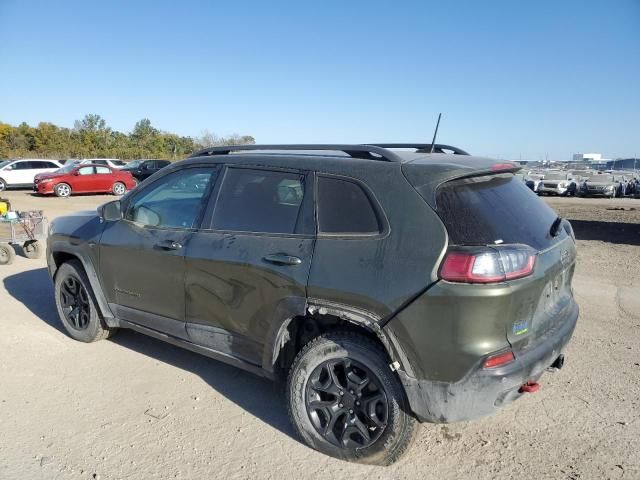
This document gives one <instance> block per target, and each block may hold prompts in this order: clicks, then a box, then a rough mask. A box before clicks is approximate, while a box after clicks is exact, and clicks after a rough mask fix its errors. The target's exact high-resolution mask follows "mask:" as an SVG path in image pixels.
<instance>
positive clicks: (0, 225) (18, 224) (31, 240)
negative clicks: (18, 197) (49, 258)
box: [0, 210, 49, 265]
mask: <svg viewBox="0 0 640 480" xmlns="http://www.w3.org/2000/svg"><path fill="white" fill-rule="evenodd" d="M48 229H49V222H48V221H47V217H45V216H44V215H43V214H42V211H41V210H32V211H28V212H16V213H15V214H14V215H6V216H5V217H3V218H2V219H0V265H8V264H10V263H12V262H13V260H14V258H15V256H16V253H15V250H14V249H13V245H22V251H23V253H24V255H25V257H27V258H31V259H33V258H40V256H41V255H42V250H43V247H42V245H41V243H40V241H39V240H43V239H45V238H46V236H47V233H48Z"/></svg>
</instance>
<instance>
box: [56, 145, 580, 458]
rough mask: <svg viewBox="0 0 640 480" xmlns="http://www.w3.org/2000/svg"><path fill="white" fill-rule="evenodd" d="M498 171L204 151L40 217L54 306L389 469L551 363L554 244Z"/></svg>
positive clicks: (246, 150)
mask: <svg viewBox="0 0 640 480" xmlns="http://www.w3.org/2000/svg"><path fill="white" fill-rule="evenodd" d="M432 151H433V153H432ZM517 170H518V167H517V166H516V165H515V164H512V163H505V162H497V161H494V160H491V159H486V158H481V157H474V156H470V155H468V154H466V152H464V151H462V150H460V149H457V148H455V147H449V146H445V145H434V146H433V148H432V146H431V145H428V144H384V145H271V146H254V145H252V146H235V147H215V148H210V149H206V150H203V151H201V152H198V153H197V154H195V155H194V156H193V157H191V158H189V159H187V160H185V161H182V162H177V163H175V164H172V165H171V166H169V167H167V168H165V169H163V170H162V171H160V172H158V173H156V174H155V175H153V176H152V177H151V178H149V179H148V180H146V181H145V182H143V183H142V184H140V186H139V187H138V188H137V189H136V190H135V191H133V192H130V193H128V194H127V195H126V196H124V197H123V198H122V200H119V201H115V202H110V203H108V204H105V205H103V206H102V207H100V208H99V209H98V211H97V212H84V213H81V214H77V215H70V216H66V217H61V218H58V219H56V220H55V222H54V224H53V226H52V228H51V233H50V237H49V239H48V262H49V270H50V273H51V276H52V278H53V280H54V283H55V292H56V304H57V307H58V312H59V315H60V318H61V321H62V323H63V324H64V326H65V327H66V329H67V331H68V332H69V334H70V335H71V336H72V337H73V338H76V339H78V340H81V341H85V342H90V341H94V340H97V339H102V338H106V337H107V336H109V335H111V334H112V333H114V332H115V331H116V330H117V329H118V328H131V329H134V330H136V331H139V332H142V333H145V334H147V335H151V336H154V337H156V338H159V339H162V340H164V341H167V342H170V343H173V344H176V345H180V346H182V347H185V348H188V349H191V350H193V351H196V352H199V353H202V354H204V355H207V356H210V357H212V358H216V359H218V360H221V361H224V362H227V363H230V364H232V365H236V366H238V367H241V368H244V369H246V370H249V371H251V372H254V373H256V374H258V375H262V376H266V377H269V378H272V379H281V380H283V381H286V382H287V402H288V407H289V413H290V417H291V421H292V423H293V425H294V427H295V429H296V431H297V432H298V434H299V435H300V437H301V438H302V439H303V440H304V441H305V442H306V443H307V444H308V445H310V446H312V447H313V448H316V449H318V450H320V451H322V452H325V453H327V454H329V455H333V456H335V457H338V458H342V459H345V460H350V461H358V462H364V463H373V464H389V463H391V462H393V461H395V460H397V459H398V458H399V457H400V456H401V455H402V454H403V453H404V452H405V451H406V450H407V449H408V448H409V446H410V445H411V441H412V439H413V436H414V433H415V431H416V426H417V423H418V422H421V421H428V422H453V421H458V420H466V419H471V418H476V417H478V416H481V415H486V414H490V413H492V412H494V411H495V410H496V409H497V408H499V407H500V406H502V405H505V404H506V403H508V402H510V401H513V400H515V399H517V398H519V397H520V396H521V395H522V394H523V393H525V392H527V391H534V390H535V389H536V388H538V386H539V385H538V383H537V382H538V380H539V378H540V376H541V375H542V373H543V372H544V371H545V370H547V369H548V368H549V367H552V366H553V367H555V368H558V367H560V366H562V361H563V358H564V357H563V354H562V351H563V348H564V346H565V345H566V344H567V342H568V341H569V339H570V337H571V334H572V332H573V329H574V327H575V324H576V320H577V317H578V307H577V305H576V303H575V300H574V297H573V292H572V289H571V280H572V277H573V270H574V264H575V256H576V252H575V241H574V238H573V231H572V229H571V226H570V225H569V223H568V222H567V221H565V220H563V219H561V218H559V217H557V215H556V214H555V213H554V212H553V211H552V210H551V209H550V208H548V207H547V206H546V205H545V204H544V203H543V202H542V201H541V200H540V199H539V198H538V197H537V196H536V195H535V194H534V193H533V192H532V191H531V190H530V189H529V188H527V186H526V185H525V184H523V182H522V181H520V180H518V179H517V178H516V177H515V176H514V173H515V172H517ZM159 280H161V281H159Z"/></svg>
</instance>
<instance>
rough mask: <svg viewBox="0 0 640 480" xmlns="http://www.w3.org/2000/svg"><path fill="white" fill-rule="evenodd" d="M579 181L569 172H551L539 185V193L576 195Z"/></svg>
mask: <svg viewBox="0 0 640 480" xmlns="http://www.w3.org/2000/svg"><path fill="white" fill-rule="evenodd" d="M577 189H578V188H577V182H576V179H575V178H574V176H573V174H571V173H569V172H549V173H547V174H546V175H545V176H544V179H543V180H542V182H541V183H540V185H539V186H538V193H539V194H553V195H562V196H563V197H564V196H566V195H575V194H576V191H577Z"/></svg>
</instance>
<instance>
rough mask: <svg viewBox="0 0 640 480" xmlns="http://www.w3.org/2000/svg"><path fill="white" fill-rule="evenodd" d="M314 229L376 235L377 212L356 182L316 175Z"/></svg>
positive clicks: (379, 227) (326, 231)
mask: <svg viewBox="0 0 640 480" xmlns="http://www.w3.org/2000/svg"><path fill="white" fill-rule="evenodd" d="M318 230H319V232H320V233H331V234H347V235H349V234H356V235H363V234H377V233H380V231H381V230H382V228H381V225H380V222H379V220H378V215H376V211H375V209H374V207H373V205H372V203H371V201H370V200H369V197H368V196H367V194H366V193H365V191H364V190H363V189H362V187H361V186H360V185H358V184H357V183H355V182H351V181H349V180H343V179H341V178H331V177H319V178H318Z"/></svg>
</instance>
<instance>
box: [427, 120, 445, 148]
mask: <svg viewBox="0 0 640 480" xmlns="http://www.w3.org/2000/svg"><path fill="white" fill-rule="evenodd" d="M440 117H442V113H439V114H438V123H436V131H435V132H433V140H431V150H429V153H433V149H434V148H435V147H436V135H438V127H439V126H440Z"/></svg>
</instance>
